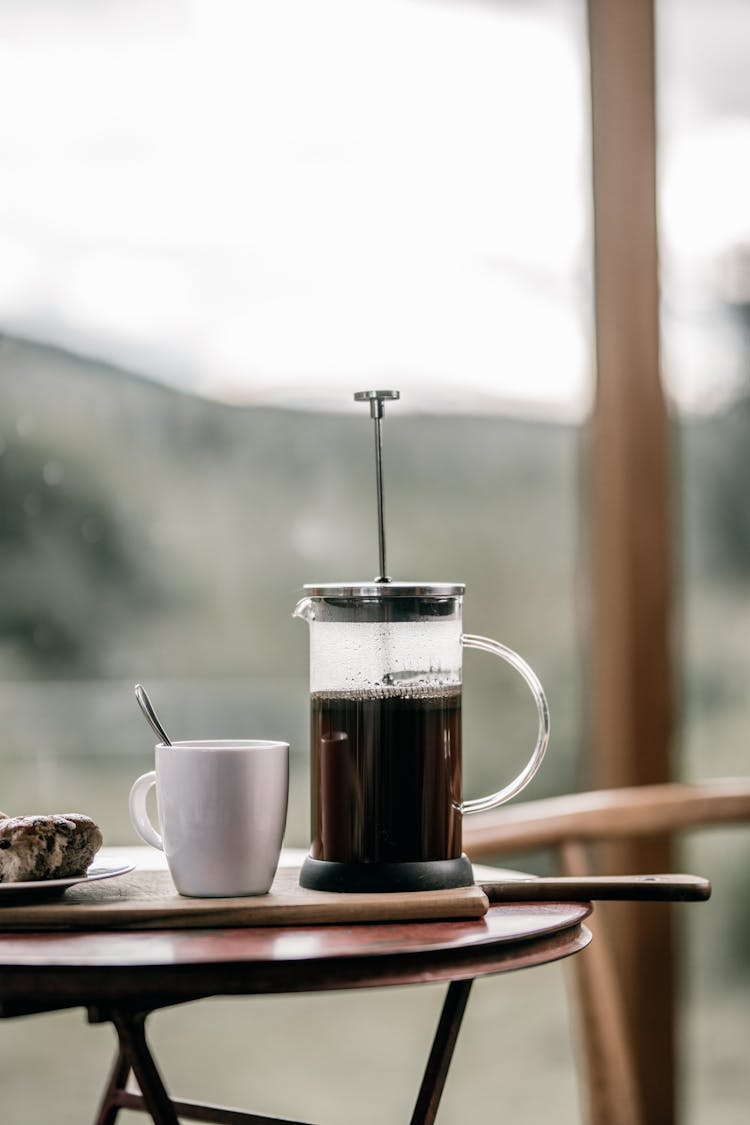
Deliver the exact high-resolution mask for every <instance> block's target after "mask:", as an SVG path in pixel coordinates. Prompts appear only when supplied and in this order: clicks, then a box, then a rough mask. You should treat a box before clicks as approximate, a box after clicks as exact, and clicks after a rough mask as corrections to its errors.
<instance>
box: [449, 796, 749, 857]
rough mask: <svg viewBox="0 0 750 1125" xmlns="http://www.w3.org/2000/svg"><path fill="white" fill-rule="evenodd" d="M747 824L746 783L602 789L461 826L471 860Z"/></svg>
mask: <svg viewBox="0 0 750 1125" xmlns="http://www.w3.org/2000/svg"><path fill="white" fill-rule="evenodd" d="M743 822H750V779H747V778H726V779H722V780H721V781H705V782H698V783H696V784H686V783H682V782H673V783H671V784H668V785H642V786H633V787H630V788H622V789H601V790H595V791H592V792H590V793H575V794H570V795H568V796H564V797H547V798H543V799H542V800H539V801H527V802H525V803H524V804H519V805H513V806H512V807H509V808H503V809H498V810H496V811H494V812H490V813H480V814H479V815H477V816H474V817H471V818H470V819H469V818H467V819H466V820H465V821H464V825H463V843H464V850H465V851H466V853H467V855H468V856H469V857H470V858H471V859H475V858H478V857H480V856H487V855H501V854H504V853H509V852H519V851H532V850H534V849H535V848H543V847H554V846H555V845H558V844H560V843H562V842H563V841H565V840H618V839H620V840H621V839H625V838H627V837H629V836H649V835H661V834H663V833H670V832H675V831H678V830H684V829H689V828H699V827H702V826H703V827H708V826H710V825H718V824H737V823H743Z"/></svg>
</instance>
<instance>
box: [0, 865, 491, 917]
mask: <svg viewBox="0 0 750 1125" xmlns="http://www.w3.org/2000/svg"><path fill="white" fill-rule="evenodd" d="M488 908H489V903H488V900H487V897H486V895H485V894H484V892H483V891H482V889H481V887H477V886H474V887H461V888H459V889H457V890H448V891H409V892H395V893H393V894H338V893H331V892H327V891H326V892H324V891H309V890H306V889H305V888H304V887H300V885H299V868H298V867H280V868H279V869H278V871H277V873H276V878H275V879H274V882H273V886H272V887H271V890H270V891H269V893H268V894H267V895H257V896H254V897H251V898H184V897H183V896H182V895H179V894H178V893H177V891H176V890H175V887H174V883H173V882H172V877H171V875H170V874H169V872H168V871H137V870H136V871H131V872H129V873H128V874H127V875H121V876H118V877H116V878H113V879H103V880H102V881H101V882H96V883H88V884H87V883H80V884H78V885H76V886H74V887H71V888H70V889H69V890H67V891H66V892H65V894H64V895H62V896H61V897H60V898H55V899H52V900H51V901H47V902H37V903H26V904H24V903H19V904H17V905H8V906H1V905H0V931H8V930H36V931H38V930H101V929H107V930H123V929H124V930H164V929H196V928H200V929H215V928H217V927H222V928H223V927H233V926H296V925H313V924H320V923H339V924H342V923H343V924H348V923H355V922H401V921H428V920H429V921H434V920H436V919H440V918H443V919H458V918H481V917H482V916H483V915H484V914H485V913H486V912H487V910H488Z"/></svg>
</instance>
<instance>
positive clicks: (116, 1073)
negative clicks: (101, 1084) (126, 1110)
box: [95, 1046, 130, 1125]
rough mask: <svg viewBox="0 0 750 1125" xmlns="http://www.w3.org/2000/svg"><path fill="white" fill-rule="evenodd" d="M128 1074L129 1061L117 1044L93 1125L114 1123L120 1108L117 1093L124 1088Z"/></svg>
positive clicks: (111, 1124) (112, 1124)
mask: <svg viewBox="0 0 750 1125" xmlns="http://www.w3.org/2000/svg"><path fill="white" fill-rule="evenodd" d="M129 1076H130V1063H129V1062H128V1060H127V1058H126V1057H125V1054H124V1053H123V1049H122V1047H120V1046H118V1048H117V1054H116V1056H115V1062H114V1066H113V1067H112V1071H111V1073H110V1076H109V1082H108V1083H107V1088H106V1089H105V1091H104V1095H103V1096H102V1100H101V1104H100V1106H99V1113H98V1115H97V1118H96V1122H95V1125H115V1121H116V1120H117V1115H118V1113H119V1112H120V1108H121V1107H120V1104H119V1102H118V1101H117V1095H118V1094H120V1093H121V1092H122V1091H123V1090H124V1089H125V1087H126V1085H127V1081H128V1078H129Z"/></svg>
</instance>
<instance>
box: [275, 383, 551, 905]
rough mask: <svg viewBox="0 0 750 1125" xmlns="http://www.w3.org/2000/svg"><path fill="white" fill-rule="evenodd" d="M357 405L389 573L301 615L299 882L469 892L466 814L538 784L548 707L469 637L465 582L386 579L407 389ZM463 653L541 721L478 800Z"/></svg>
mask: <svg viewBox="0 0 750 1125" xmlns="http://www.w3.org/2000/svg"><path fill="white" fill-rule="evenodd" d="M354 397H355V399H357V400H358V401H362V400H365V401H369V403H370V413H371V417H372V418H373V419H374V422H375V462H376V482H377V501H378V533H379V547H380V577H378V578H376V579H374V580H373V581H369V582H338V583H320V584H310V585H306V586H305V587H304V591H305V597H304V598H303V599H302V600H301V601H300V602H299V604H298V605H297V606H296V608H295V610H294V616H295V617H301V618H302V619H303V620H305V621H307V623H308V625H309V627H310V699H311V703H310V706H311V787H310V788H311V820H312V844H311V848H310V853H309V855H308V857H307V858H306V860H305V862H304V865H303V868H302V872H301V875H300V883H301V884H302V886H304V887H309V888H313V889H316V890H328V891H352V892H354V891H400V890H435V889H441V888H447V887H462V886H468V885H470V884H472V883H473V882H474V877H473V872H472V868H471V864H470V862H469V860H468V859H467V857H466V856H465V855H464V854H463V853H462V850H461V821H462V817H463V816H464V815H465V814H467V813H473V812H481V811H484V810H487V809H491V808H494V807H495V806H496V805H500V804H502V803H503V802H505V801H507V800H509V799H510V798H511V797H513V796H515V794H516V793H519V792H520V791H521V789H523V788H524V786H525V785H527V784H528V782H529V781H530V780H531V778H532V777H533V776H534V774H535V773H536V771H537V769H538V768H539V765H540V763H541V761H542V758H543V756H544V753H545V750H546V748H547V743H548V740H549V712H548V708H547V701H546V699H545V696H544V691H543V689H542V685H541V684H540V682H539V680H538V679H537V677H536V675H535V673H534V672H533V671H532V669H531V668H530V667H529V666H528V664H526V662H525V661H524V660H522V659H521V657H520V656H518V655H517V654H516V653H515V652H513V651H512V650H511V649H509V648H506V647H505V645H502V644H500V643H499V642H498V641H494V640H491V639H490V638H488V637H480V636H475V635H473V634H468V633H464V632H463V630H462V619H461V617H462V605H463V596H464V591H465V586H464V584H463V583H460V582H395V581H393V580H392V579H391V578H390V577H388V575H387V570H386V559H385V535H384V509H383V476H382V433H381V420H382V417H383V403H384V401H385V400H387V399H397V398H398V397H399V395H398V392H397V391H363V392H359V393H358V394H356V395H355V396H354ZM464 648H476V649H480V650H482V651H483V652H489V653H492V654H493V655H495V656H498V657H500V658H501V659H502V660H504V661H506V662H507V663H509V664H510V665H511V666H512V667H513V668H515V669H516V671H517V672H519V673H520V675H521V676H522V677H523V678H524V680H525V681H526V683H527V685H528V687H529V688H530V690H531V693H532V695H533V697H534V701H535V703H536V707H537V711H538V716H539V723H538V730H537V737H536V743H535V746H534V749H533V751H532V754H531V757H530V758H529V761H528V762H527V764H526V766H525V767H524V769H523V770H522V771H521V772H520V773H519V774H518V776H517V777H516V778H514V779H513V781H511V782H509V783H508V784H507V785H505V786H504V787H503V788H502V789H500V790H498V792H497V793H493V794H491V795H490V796H487V797H481V798H478V799H476V800H470V801H464V800H463V799H462V791H461V687H462V655H463V650H464Z"/></svg>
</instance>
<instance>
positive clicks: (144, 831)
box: [130, 770, 164, 852]
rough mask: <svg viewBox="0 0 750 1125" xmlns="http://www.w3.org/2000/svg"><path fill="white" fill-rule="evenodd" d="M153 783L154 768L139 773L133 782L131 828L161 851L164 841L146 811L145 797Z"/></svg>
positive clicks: (154, 778) (131, 791)
mask: <svg viewBox="0 0 750 1125" xmlns="http://www.w3.org/2000/svg"><path fill="white" fill-rule="evenodd" d="M153 785H156V772H155V771H154V770H151V771H150V772H149V773H144V774H141V776H140V777H139V778H138V779H137V781H134V782H133V788H132V789H131V790H130V819H131V820H132V822H133V828H135V830H136V832H137V833H138V835H139V836H140V838H141V839H142V840H143V842H144V843H145V844H150V845H151V847H152V848H158V849H159V851H160V852H163V851H164V841H163V840H162V838H161V836H160V835H159V833H158V832H157V831H156V829H155V828H154V826H153V824H152V823H151V821H150V820H149V818H148V813H147V812H146V797H147V796H148V791H149V789H151V787H152V786H153Z"/></svg>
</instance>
